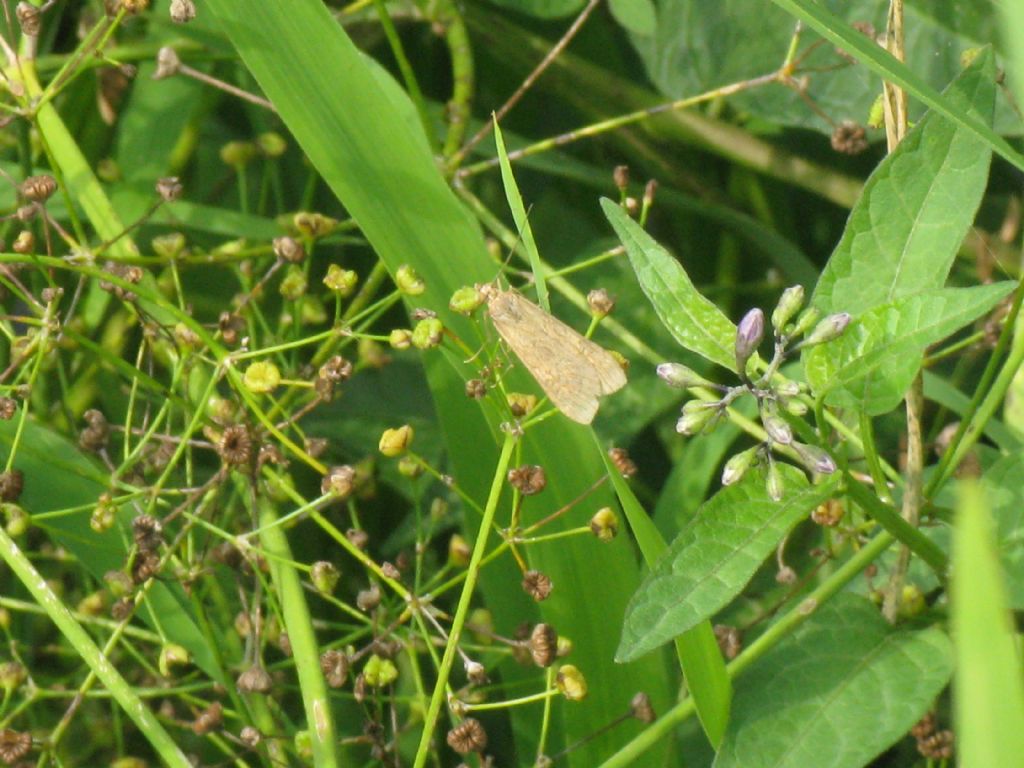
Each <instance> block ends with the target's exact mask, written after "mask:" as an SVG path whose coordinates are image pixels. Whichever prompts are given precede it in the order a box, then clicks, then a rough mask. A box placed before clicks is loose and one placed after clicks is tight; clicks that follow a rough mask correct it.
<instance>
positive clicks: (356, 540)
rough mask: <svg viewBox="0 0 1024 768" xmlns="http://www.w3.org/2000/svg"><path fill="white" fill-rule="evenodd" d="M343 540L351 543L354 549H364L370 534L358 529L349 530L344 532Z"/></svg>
mask: <svg viewBox="0 0 1024 768" xmlns="http://www.w3.org/2000/svg"><path fill="white" fill-rule="evenodd" d="M345 538H346V539H348V540H349V541H350V542H352V546H354V547H355V548H356V549H366V542H368V541H369V540H370V534H368V533H367V532H366V531H364V530H362V529H360V528H349V529H348V530H347V531H345Z"/></svg>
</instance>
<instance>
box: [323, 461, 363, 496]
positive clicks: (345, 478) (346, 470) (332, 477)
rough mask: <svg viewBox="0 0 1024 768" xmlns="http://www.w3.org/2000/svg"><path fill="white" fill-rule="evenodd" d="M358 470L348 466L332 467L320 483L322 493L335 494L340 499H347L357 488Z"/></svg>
mask: <svg viewBox="0 0 1024 768" xmlns="http://www.w3.org/2000/svg"><path fill="white" fill-rule="evenodd" d="M355 479H356V470H355V469H354V468H353V467H351V466H349V465H348V464H343V465H341V466H340V467H331V468H330V469H329V470H328V472H327V474H326V475H324V479H323V480H322V481H321V482H320V492H321V493H323V494H325V495H326V494H334V495H335V496H337V497H338V498H339V499H346V498H348V497H349V495H351V493H352V489H353V488H354V487H355Z"/></svg>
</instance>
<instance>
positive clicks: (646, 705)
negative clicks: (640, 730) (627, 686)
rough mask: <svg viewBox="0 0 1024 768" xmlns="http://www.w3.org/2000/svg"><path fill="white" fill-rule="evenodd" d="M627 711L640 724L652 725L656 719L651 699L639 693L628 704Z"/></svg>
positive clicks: (641, 692)
mask: <svg viewBox="0 0 1024 768" xmlns="http://www.w3.org/2000/svg"><path fill="white" fill-rule="evenodd" d="M629 709H630V711H631V712H632V714H633V717H635V718H636V719H637V720H639V721H640V722H641V723H647V724H650V723H653V722H654V721H655V719H656V718H657V715H655V714H654V707H653V706H652V705H651V697H650V696H648V695H647V694H646V693H644V692H643V691H640V692H639V693H637V694H636V695H634V696H633V698H632V699H631V700H630V702H629Z"/></svg>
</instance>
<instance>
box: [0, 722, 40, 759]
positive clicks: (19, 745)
mask: <svg viewBox="0 0 1024 768" xmlns="http://www.w3.org/2000/svg"><path fill="white" fill-rule="evenodd" d="M30 749H32V734H30V733H25V732H22V731H15V730H12V729H10V728H4V729H3V730H2V731H0V760H2V761H3V762H4V763H5V764H6V765H12V764H13V763H16V762H17V761H18V760H21V758H23V757H24V756H25V755H27V754H28V752H29V750H30Z"/></svg>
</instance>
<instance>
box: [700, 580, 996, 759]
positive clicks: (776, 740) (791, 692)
mask: <svg viewBox="0 0 1024 768" xmlns="http://www.w3.org/2000/svg"><path fill="white" fill-rule="evenodd" d="M951 672H952V650H951V648H950V643H949V639H948V638H947V637H946V635H945V634H943V633H942V632H941V631H940V630H938V629H927V630H924V631H921V632H900V631H894V630H893V629H892V627H890V626H889V625H888V624H887V623H886V621H885V620H884V619H883V618H882V617H881V616H880V615H879V613H878V609H877V608H876V607H875V606H874V605H873V604H872V603H871V602H869V601H868V600H866V599H865V598H862V597H858V596H855V595H852V594H849V593H846V594H842V595H839V596H838V597H836V598H835V599H833V600H832V601H830V602H829V603H827V604H826V605H824V606H821V607H820V608H818V610H817V611H816V613H815V614H814V615H813V616H812V617H811V618H810V619H808V620H807V621H806V622H805V623H804V624H803V625H801V626H800V628H799V629H797V630H796V632H794V633H793V635H792V636H790V637H788V638H786V639H785V640H783V641H782V642H780V643H779V644H778V645H777V646H776V647H775V648H773V649H772V650H770V651H769V652H768V653H766V654H765V655H764V656H763V657H762V658H761V659H759V660H757V661H756V662H755V663H754V664H753V665H752V666H751V667H750V669H749V671H748V672H747V673H746V674H745V675H744V676H743V677H742V678H740V680H739V681H738V684H737V691H736V698H735V700H734V708H733V717H732V720H731V721H730V723H729V731H728V732H727V733H726V737H725V743H724V744H723V745H722V749H721V751H719V753H718V757H717V759H716V760H715V768H740V766H742V768H761V766H771V768H806V766H810V765H828V766H829V767H830V768H861V766H863V765H866V764H867V763H869V762H870V761H871V759H872V758H874V757H875V756H877V755H878V754H879V753H881V752H882V751H883V750H884V749H886V747H888V746H890V745H891V744H893V743H894V742H895V741H896V740H897V739H899V738H901V737H902V736H903V735H904V734H906V732H907V731H908V730H909V729H910V727H911V726H912V725H913V724H914V723H915V722H917V721H918V720H919V719H920V718H921V716H922V715H924V713H925V712H926V711H927V710H928V709H929V708H930V707H931V706H932V704H933V703H934V700H935V697H936V696H937V695H938V694H939V693H940V691H942V689H943V688H944V687H945V685H946V683H947V681H948V680H949V676H950V674H951ZM958 733H959V731H958ZM1012 764H1013V763H1012V761H1011V762H1009V763H1005V762H1004V763H998V762H993V763H979V765H1012Z"/></svg>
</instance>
